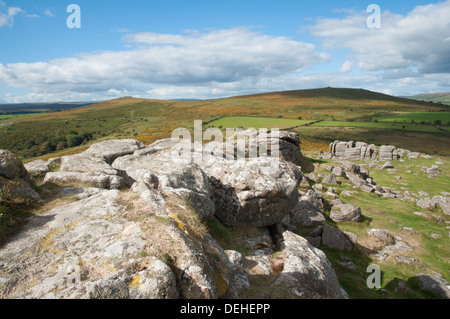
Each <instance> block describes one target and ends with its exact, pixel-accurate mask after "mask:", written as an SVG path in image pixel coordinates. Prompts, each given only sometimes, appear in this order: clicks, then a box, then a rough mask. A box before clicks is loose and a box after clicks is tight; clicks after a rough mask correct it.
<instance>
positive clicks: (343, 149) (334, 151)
mask: <svg viewBox="0 0 450 319" xmlns="http://www.w3.org/2000/svg"><path fill="white" fill-rule="evenodd" d="M330 154H331V156H332V157H333V158H338V159H349V160H353V161H369V160H371V159H372V158H373V157H374V156H375V155H376V147H375V145H373V144H371V145H368V144H367V143H364V142H356V143H355V142H353V141H350V142H343V141H335V142H333V143H331V144H330Z"/></svg>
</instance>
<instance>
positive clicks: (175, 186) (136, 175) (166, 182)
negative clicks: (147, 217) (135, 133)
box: [112, 149, 215, 219]
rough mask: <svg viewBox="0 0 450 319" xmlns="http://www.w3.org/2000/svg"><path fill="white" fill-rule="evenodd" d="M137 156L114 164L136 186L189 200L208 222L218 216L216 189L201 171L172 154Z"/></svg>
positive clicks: (128, 157)
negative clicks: (139, 185)
mask: <svg viewBox="0 0 450 319" xmlns="http://www.w3.org/2000/svg"><path fill="white" fill-rule="evenodd" d="M141 151H142V152H139V151H138V152H136V153H135V154H133V155H126V156H123V157H120V158H118V159H116V160H115V161H114V163H113V164H112V167H113V168H115V169H117V170H121V171H124V172H125V173H126V174H127V176H128V177H129V178H131V179H132V180H133V181H134V182H142V183H146V184H147V185H149V186H151V187H152V188H154V189H158V190H159V191H161V192H162V193H165V192H168V193H172V194H176V195H178V196H180V197H181V198H183V199H185V200H188V201H189V202H190V203H191V205H192V206H193V208H194V209H195V210H196V211H197V212H198V213H199V214H200V216H201V217H202V218H204V219H207V218H209V217H212V216H213V215H214V211H215V208H214V203H213V201H212V189H211V185H210V182H209V179H208V176H206V174H205V173H204V172H203V171H202V170H201V168H200V167H199V166H198V165H197V164H195V163H192V162H191V161H189V160H187V159H184V158H182V157H177V156H172V154H171V152H169V151H167V152H164V151H161V152H155V153H151V154H146V153H144V151H145V149H144V150H141Z"/></svg>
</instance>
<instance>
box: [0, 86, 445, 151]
mask: <svg viewBox="0 0 450 319" xmlns="http://www.w3.org/2000/svg"><path fill="white" fill-rule="evenodd" d="M84 104H85V105H84V106H83V103H66V104H64V103H53V104H51V103H50V104H45V103H43V104H32V105H30V104H24V105H13V107H14V109H15V110H16V111H17V110H19V109H22V110H27V111H30V110H38V109H39V110H42V109H47V110H48V109H53V110H61V109H63V108H67V109H66V110H63V111H61V112H48V113H44V114H40V115H34V116H31V117H22V118H14V119H10V120H8V122H9V123H11V125H6V126H3V127H1V128H0V130H1V134H0V149H7V150H10V151H13V152H14V153H16V154H18V155H20V156H22V157H24V158H31V157H38V156H42V155H45V154H50V153H51V155H49V156H53V157H55V156H56V157H57V156H61V155H64V154H67V153H65V152H76V151H79V149H77V148H76V147H80V148H81V149H83V148H86V147H87V146H88V145H89V143H91V142H92V141H98V140H104V139H116V138H120V139H123V138H135V139H137V140H139V141H141V142H144V143H145V144H150V143H152V142H154V141H156V140H159V139H162V138H168V137H170V136H171V134H172V132H173V131H174V130H175V129H176V128H180V127H183V128H188V129H192V128H193V126H194V121H195V120H202V121H203V122H204V123H205V124H206V123H209V122H211V121H213V120H217V119H218V118H222V117H262V118H284V119H295V120H299V119H302V120H306V121H308V120H311V121H344V122H370V121H371V120H372V118H374V117H381V116H389V115H394V114H397V113H410V112H433V111H447V110H448V107H443V106H440V105H437V104H434V103H429V102H423V101H416V100H411V99H405V98H399V97H394V96H390V95H386V94H381V93H376V92H371V91H367V90H363V89H340V88H323V89H313V90H296V91H283V92H272V93H263V94H252V95H246V96H236V97H230V98H222V99H211V100H182V101H173V100H172V101H169V100H154V99H153V100H151V99H142V98H132V97H123V98H119V99H114V100H109V101H103V102H100V103H97V104H91V103H84ZM3 109H4V110H5V109H8V108H6V107H5V106H4V105H3ZM10 109H11V106H10ZM41 112H42V111H41ZM74 147H75V149H74Z"/></svg>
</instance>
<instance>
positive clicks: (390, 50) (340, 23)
mask: <svg viewBox="0 0 450 319" xmlns="http://www.w3.org/2000/svg"><path fill="white" fill-rule="evenodd" d="M381 9H383V8H381ZM367 17H368V15H367V13H365V12H361V13H354V14H351V15H349V16H347V17H345V18H335V19H319V20H318V22H317V24H316V25H315V26H314V27H313V28H312V33H313V35H315V36H316V37H318V38H320V39H322V40H323V42H324V45H325V47H326V48H328V49H337V48H339V49H349V50H350V52H351V57H352V58H353V59H355V60H356V61H357V62H358V68H359V69H360V70H363V71H378V70H392V69H407V68H410V67H416V68H417V69H418V71H419V72H420V73H424V74H426V73H448V72H450V46H449V45H446V44H445V39H447V38H449V36H450V19H449V18H450V0H447V1H445V2H440V3H437V4H430V5H426V6H418V7H416V8H415V9H414V10H412V11H411V12H410V13H408V14H407V15H406V16H403V15H398V14H393V13H391V12H389V11H385V12H383V13H382V16H381V24H382V28H381V29H369V28H368V27H367V25H366V20H367Z"/></svg>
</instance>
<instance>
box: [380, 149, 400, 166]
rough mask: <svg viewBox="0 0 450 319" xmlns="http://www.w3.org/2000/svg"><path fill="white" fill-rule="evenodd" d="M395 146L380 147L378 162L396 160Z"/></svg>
mask: <svg viewBox="0 0 450 319" xmlns="http://www.w3.org/2000/svg"><path fill="white" fill-rule="evenodd" d="M395 149H396V148H395V146H392V145H383V146H381V147H380V161H382V162H386V161H392V160H394V159H397V157H396V154H394V152H395Z"/></svg>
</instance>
